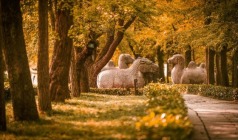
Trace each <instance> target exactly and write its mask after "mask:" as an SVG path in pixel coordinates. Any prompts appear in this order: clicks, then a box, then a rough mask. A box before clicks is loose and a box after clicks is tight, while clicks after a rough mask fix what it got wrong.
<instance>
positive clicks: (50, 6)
mask: <svg viewBox="0 0 238 140" xmlns="http://www.w3.org/2000/svg"><path fill="white" fill-rule="evenodd" d="M52 1H53V0H49V14H50V22H51V28H52V31H55V12H54V10H53V7H54V6H55V7H56V5H54V4H53V2H52ZM54 1H55V2H56V3H57V0H54Z"/></svg>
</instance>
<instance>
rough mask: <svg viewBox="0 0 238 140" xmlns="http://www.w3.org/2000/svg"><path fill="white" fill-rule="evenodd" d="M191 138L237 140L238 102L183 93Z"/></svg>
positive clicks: (199, 139)
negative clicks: (191, 131) (191, 133)
mask: <svg viewBox="0 0 238 140" xmlns="http://www.w3.org/2000/svg"><path fill="white" fill-rule="evenodd" d="M183 97H184V99H185V103H186V105H187V107H188V116H189V119H190V120H191V122H192V123H193V125H194V131H193V135H192V138H191V139H192V140H238V102H234V101H224V100H216V99H212V98H208V97H202V96H199V95H190V94H184V95H183Z"/></svg>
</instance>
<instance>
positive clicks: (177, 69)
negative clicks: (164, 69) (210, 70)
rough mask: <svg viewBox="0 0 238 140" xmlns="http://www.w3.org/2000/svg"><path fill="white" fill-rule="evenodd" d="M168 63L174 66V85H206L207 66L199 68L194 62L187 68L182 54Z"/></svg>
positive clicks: (202, 65) (172, 73)
mask: <svg viewBox="0 0 238 140" xmlns="http://www.w3.org/2000/svg"><path fill="white" fill-rule="evenodd" d="M168 63H170V64H174V67H173V69H172V71H171V78H172V82H173V84H202V83H206V81H207V80H206V78H207V73H206V69H205V64H203V63H202V64H201V65H200V66H199V67H197V65H196V63H195V62H194V61H191V62H190V63H189V64H188V67H187V68H185V60H184V57H183V56H182V55H181V54H175V55H173V56H172V57H171V58H169V59H168Z"/></svg>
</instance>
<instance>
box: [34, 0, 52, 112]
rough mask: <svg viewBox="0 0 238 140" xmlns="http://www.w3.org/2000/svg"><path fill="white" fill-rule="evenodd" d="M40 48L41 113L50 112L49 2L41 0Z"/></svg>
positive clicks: (39, 82) (39, 98) (39, 84)
mask: <svg viewBox="0 0 238 140" xmlns="http://www.w3.org/2000/svg"><path fill="white" fill-rule="evenodd" d="M38 4H39V10H38V13H39V25H38V26H39V46H38V61H37V74H38V76H37V78H38V79H37V81H38V88H37V89H38V103H39V109H40V110H41V111H50V110H51V109H52V108H51V100H50V92H49V44H48V0H39V3H38Z"/></svg>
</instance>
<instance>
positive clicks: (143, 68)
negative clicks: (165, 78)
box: [139, 58, 159, 73]
mask: <svg viewBox="0 0 238 140" xmlns="http://www.w3.org/2000/svg"><path fill="white" fill-rule="evenodd" d="M158 69H159V67H158V65H156V64H155V63H153V62H152V61H150V60H149V59H147V58H140V65H139V71H140V72H142V73H147V72H152V73H154V72H157V71H158Z"/></svg>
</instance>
